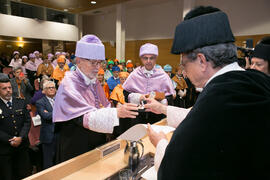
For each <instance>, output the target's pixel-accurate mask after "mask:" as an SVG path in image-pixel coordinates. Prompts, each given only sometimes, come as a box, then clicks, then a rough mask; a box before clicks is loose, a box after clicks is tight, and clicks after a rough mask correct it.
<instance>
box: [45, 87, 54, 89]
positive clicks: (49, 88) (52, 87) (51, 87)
mask: <svg viewBox="0 0 270 180" xmlns="http://www.w3.org/2000/svg"><path fill="white" fill-rule="evenodd" d="M46 89H55V87H46Z"/></svg>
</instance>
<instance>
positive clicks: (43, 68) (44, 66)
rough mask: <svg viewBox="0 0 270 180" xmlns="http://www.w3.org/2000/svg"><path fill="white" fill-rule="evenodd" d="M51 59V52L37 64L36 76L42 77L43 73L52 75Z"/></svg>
mask: <svg viewBox="0 0 270 180" xmlns="http://www.w3.org/2000/svg"><path fill="white" fill-rule="evenodd" d="M51 61H52V54H48V55H47V57H46V58H45V59H44V60H43V62H42V63H41V64H39V66H38V68H37V77H42V76H44V75H47V76H48V77H50V76H51V75H52V73H53V70H54V68H53V65H52V63H51Z"/></svg>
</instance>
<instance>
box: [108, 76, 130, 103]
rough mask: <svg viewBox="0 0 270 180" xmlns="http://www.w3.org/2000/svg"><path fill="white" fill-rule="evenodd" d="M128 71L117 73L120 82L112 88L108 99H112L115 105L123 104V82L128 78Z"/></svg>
mask: <svg viewBox="0 0 270 180" xmlns="http://www.w3.org/2000/svg"><path fill="white" fill-rule="evenodd" d="M128 75H129V73H128V72H120V73H119V79H120V84H117V86H116V87H115V88H114V89H113V91H112V93H111V96H110V99H111V100H112V101H113V104H114V106H115V107H116V106H117V104H118V103H120V104H125V96H124V93H123V91H124V89H123V84H124V82H125V81H126V79H127V78H128Z"/></svg>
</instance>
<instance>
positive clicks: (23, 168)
mask: <svg viewBox="0 0 270 180" xmlns="http://www.w3.org/2000/svg"><path fill="white" fill-rule="evenodd" d="M29 128H30V116H29V112H28V111H27V109H26V104H25V101H24V100H23V99H19V98H15V97H12V87H11V84H10V80H9V78H8V76H7V75H5V74H3V73H0V179H1V180H11V179H12V180H13V179H22V178H24V177H27V176H29V175H31V166H30V160H29V154H28V145H29V142H28V139H27V135H28V131H29Z"/></svg>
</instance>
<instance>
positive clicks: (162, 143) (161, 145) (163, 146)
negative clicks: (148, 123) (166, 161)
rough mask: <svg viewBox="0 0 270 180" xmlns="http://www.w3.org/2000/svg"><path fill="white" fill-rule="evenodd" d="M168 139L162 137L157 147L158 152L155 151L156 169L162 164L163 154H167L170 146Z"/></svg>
mask: <svg viewBox="0 0 270 180" xmlns="http://www.w3.org/2000/svg"><path fill="white" fill-rule="evenodd" d="M168 144H169V143H168V141H167V140H166V139H161V140H160V141H159V142H158V144H157V147H156V153H155V163H154V164H155V169H156V170H157V171H158V168H159V166H160V163H161V161H162V159H163V156H164V154H165V150H166V147H167V146H168Z"/></svg>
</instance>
